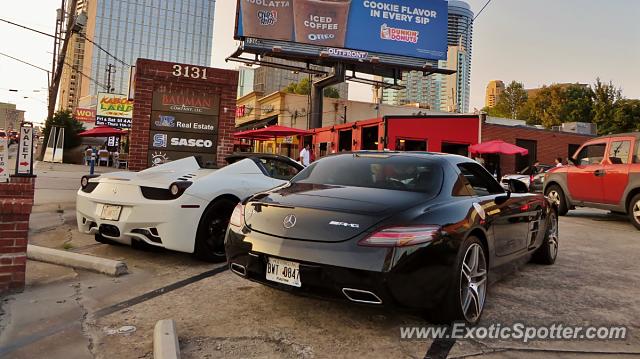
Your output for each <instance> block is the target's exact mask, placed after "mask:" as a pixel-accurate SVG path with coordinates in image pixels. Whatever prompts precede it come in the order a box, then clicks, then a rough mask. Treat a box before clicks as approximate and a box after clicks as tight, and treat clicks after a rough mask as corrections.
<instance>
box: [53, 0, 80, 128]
mask: <svg viewBox="0 0 640 359" xmlns="http://www.w3.org/2000/svg"><path fill="white" fill-rule="evenodd" d="M70 1H71V3H70V4H71V5H70V6H69V12H68V14H67V23H66V27H65V30H64V40H62V45H60V44H59V40H57V39H54V45H53V57H54V58H53V65H52V66H53V68H52V72H51V86H50V87H49V107H48V112H47V118H52V117H53V113H54V112H55V109H56V98H57V97H58V89H59V87H60V78H61V77H62V69H63V68H64V63H65V59H66V57H67V48H68V47H69V42H70V41H71V37H72V36H73V30H74V25H75V21H76V19H75V18H76V8H77V6H78V0H70ZM64 19H65V0H62V7H61V8H60V9H59V10H58V16H57V19H56V21H57V22H56V38H58V37H61V35H62V27H63V26H64V25H63V24H64ZM58 31H60V32H58Z"/></svg>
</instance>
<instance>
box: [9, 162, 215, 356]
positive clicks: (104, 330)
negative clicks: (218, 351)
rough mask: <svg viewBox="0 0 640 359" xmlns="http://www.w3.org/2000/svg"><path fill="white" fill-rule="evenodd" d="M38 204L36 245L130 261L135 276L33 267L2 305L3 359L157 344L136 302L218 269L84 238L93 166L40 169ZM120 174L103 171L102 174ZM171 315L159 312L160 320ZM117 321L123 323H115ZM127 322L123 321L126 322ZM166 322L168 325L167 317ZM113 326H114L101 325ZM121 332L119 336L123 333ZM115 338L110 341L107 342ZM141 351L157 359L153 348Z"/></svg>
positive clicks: (32, 239) (32, 233) (33, 223)
mask: <svg viewBox="0 0 640 359" xmlns="http://www.w3.org/2000/svg"><path fill="white" fill-rule="evenodd" d="M34 168H35V174H36V175H37V176H38V178H37V181H36V190H35V205H34V208H33V213H32V214H31V218H30V223H29V243H30V244H35V245H39V246H45V247H49V248H55V249H59V250H67V251H72V252H77V253H82V254H88V255H93V256H97V257H102V258H109V259H117V260H124V261H126V262H127V265H128V266H129V269H130V274H128V275H125V276H122V277H118V278H112V277H108V276H105V275H102V274H97V273H91V272H87V271H83V270H74V269H71V268H67V267H62V266H57V265H52V264H47V263H40V262H35V261H31V260H28V261H27V270H26V277H27V278H26V279H27V287H26V288H25V291H24V292H23V293H19V294H14V295H9V296H5V297H3V298H0V358H5V357H7V358H17V359H19V358H51V359H57V358H61V359H62V358H64V359H66V358H94V357H108V354H109V353H111V352H114V351H116V349H115V347H117V346H119V345H121V344H119V343H121V342H120V341H121V340H122V339H123V337H126V336H129V335H131V333H129V332H128V331H127V330H131V329H130V327H129V326H130V325H133V326H135V327H137V328H136V329H135V330H136V331H137V334H138V335H144V336H145V337H147V336H148V338H151V334H152V331H153V327H152V326H151V327H150V328H147V327H145V326H140V325H139V324H138V323H136V316H137V315H138V314H137V313H136V311H135V309H133V308H131V307H132V306H133V305H134V303H129V304H126V305H121V304H119V303H126V302H127V301H128V300H130V299H131V298H136V297H137V296H140V295H143V294H145V293H149V292H151V291H154V290H157V289H158V288H163V287H165V286H167V285H169V284H171V283H174V282H176V281H180V280H184V279H186V278H190V277H193V276H195V275H199V274H200V273H202V272H206V271H208V270H211V268H212V265H211V264H208V263H204V262H199V261H197V260H195V259H193V258H192V256H191V255H189V254H185V253H174V252H165V251H155V252H150V251H143V250H139V249H133V248H131V247H128V246H117V245H107V244H101V243H97V242H96V241H95V240H94V238H93V236H90V235H86V234H82V233H79V232H78V231H77V228H76V223H75V221H76V219H75V197H76V192H77V191H78V188H79V186H80V178H81V177H82V176H83V175H85V174H88V172H89V168H88V167H87V166H80V165H69V164H52V163H44V162H37V163H36V164H35V166H34ZM114 171H116V169H114V168H107V167H96V168H95V172H96V173H109V172H114ZM165 314H166V312H165V311H164V310H163V311H158V313H157V314H156V316H157V317H162V316H163V315H165ZM115 315H118V316H119V317H118V318H114V319H111V318H112V317H113V316H115ZM122 317H124V318H122ZM160 319H162V318H160ZM107 320H110V321H109V324H108V327H105V325H104V324H102V322H103V321H107ZM121 328H125V329H122V330H121V331H120V332H119V331H118V329H121ZM107 337H109V338H110V339H107ZM134 347H135V348H136V349H137V350H139V351H142V352H144V353H146V354H145V356H143V357H147V358H151V351H152V347H151V345H150V344H149V343H148V342H145V343H144V344H134Z"/></svg>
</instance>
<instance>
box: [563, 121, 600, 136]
mask: <svg viewBox="0 0 640 359" xmlns="http://www.w3.org/2000/svg"><path fill="white" fill-rule="evenodd" d="M562 131H564V132H572V133H578V134H581V135H595V134H597V133H598V125H596V124H595V123H589V122H565V123H563V124H562Z"/></svg>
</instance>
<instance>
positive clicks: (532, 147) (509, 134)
mask: <svg viewBox="0 0 640 359" xmlns="http://www.w3.org/2000/svg"><path fill="white" fill-rule="evenodd" d="M591 138H593V136H588V135H580V134H576V133H570V132H558V131H550V130H545V129H538V128H535V127H523V126H505V125H496V124H490V123H483V124H482V141H483V142H487V141H492V140H503V141H505V142H508V143H512V144H515V145H517V146H520V147H523V148H526V149H528V150H529V155H527V156H519V155H516V156H500V168H501V169H502V174H507V173H513V172H514V171H517V170H521V169H523V168H524V167H526V166H528V165H529V163H533V162H534V161H536V160H537V161H540V163H542V164H548V165H553V164H554V160H555V159H556V158H557V157H562V158H563V159H564V160H565V161H566V160H567V158H569V157H571V156H573V154H574V153H575V151H576V150H577V149H578V147H580V145H581V144H583V143H584V142H586V141H587V140H588V139H591Z"/></svg>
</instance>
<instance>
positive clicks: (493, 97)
mask: <svg viewBox="0 0 640 359" xmlns="http://www.w3.org/2000/svg"><path fill="white" fill-rule="evenodd" d="M502 92H504V82H502V81H501V80H491V81H489V83H488V84H487V91H486V94H485V97H484V106H485V107H489V108H491V107H495V106H496V104H497V103H498V99H500V95H502Z"/></svg>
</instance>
